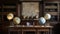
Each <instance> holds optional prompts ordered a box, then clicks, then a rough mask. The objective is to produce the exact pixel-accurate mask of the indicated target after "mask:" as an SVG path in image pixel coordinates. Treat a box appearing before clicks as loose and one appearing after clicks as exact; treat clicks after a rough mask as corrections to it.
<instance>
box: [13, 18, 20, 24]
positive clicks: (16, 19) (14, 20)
mask: <svg viewBox="0 0 60 34" xmlns="http://www.w3.org/2000/svg"><path fill="white" fill-rule="evenodd" d="M13 22H14V24H16V25H17V24H19V23H20V22H21V20H20V18H19V17H15V18H14V19H13Z"/></svg>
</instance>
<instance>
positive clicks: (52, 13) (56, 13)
mask: <svg viewBox="0 0 60 34" xmlns="http://www.w3.org/2000/svg"><path fill="white" fill-rule="evenodd" d="M44 13H49V14H51V15H56V16H57V15H58V12H44Z"/></svg>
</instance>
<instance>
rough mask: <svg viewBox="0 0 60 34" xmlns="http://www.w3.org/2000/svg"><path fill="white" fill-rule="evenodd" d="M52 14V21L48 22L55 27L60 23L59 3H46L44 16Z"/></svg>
mask: <svg viewBox="0 0 60 34" xmlns="http://www.w3.org/2000/svg"><path fill="white" fill-rule="evenodd" d="M46 13H49V14H51V19H50V20H48V21H47V22H49V23H52V24H53V25H54V24H56V23H58V21H59V2H44V14H46Z"/></svg>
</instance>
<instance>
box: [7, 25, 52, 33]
mask: <svg viewBox="0 0 60 34" xmlns="http://www.w3.org/2000/svg"><path fill="white" fill-rule="evenodd" d="M8 32H9V34H10V33H11V32H17V34H27V33H26V32H34V34H42V33H40V32H43V33H44V34H52V26H20V25H18V26H9V27H8ZM15 34H16V33H15Z"/></svg>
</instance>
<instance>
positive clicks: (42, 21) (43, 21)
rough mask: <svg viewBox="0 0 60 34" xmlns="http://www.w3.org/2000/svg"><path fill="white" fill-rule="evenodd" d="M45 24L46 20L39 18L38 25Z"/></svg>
mask: <svg viewBox="0 0 60 34" xmlns="http://www.w3.org/2000/svg"><path fill="white" fill-rule="evenodd" d="M45 22H46V20H45V18H44V17H40V18H39V23H40V24H41V25H43V24H45Z"/></svg>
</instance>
